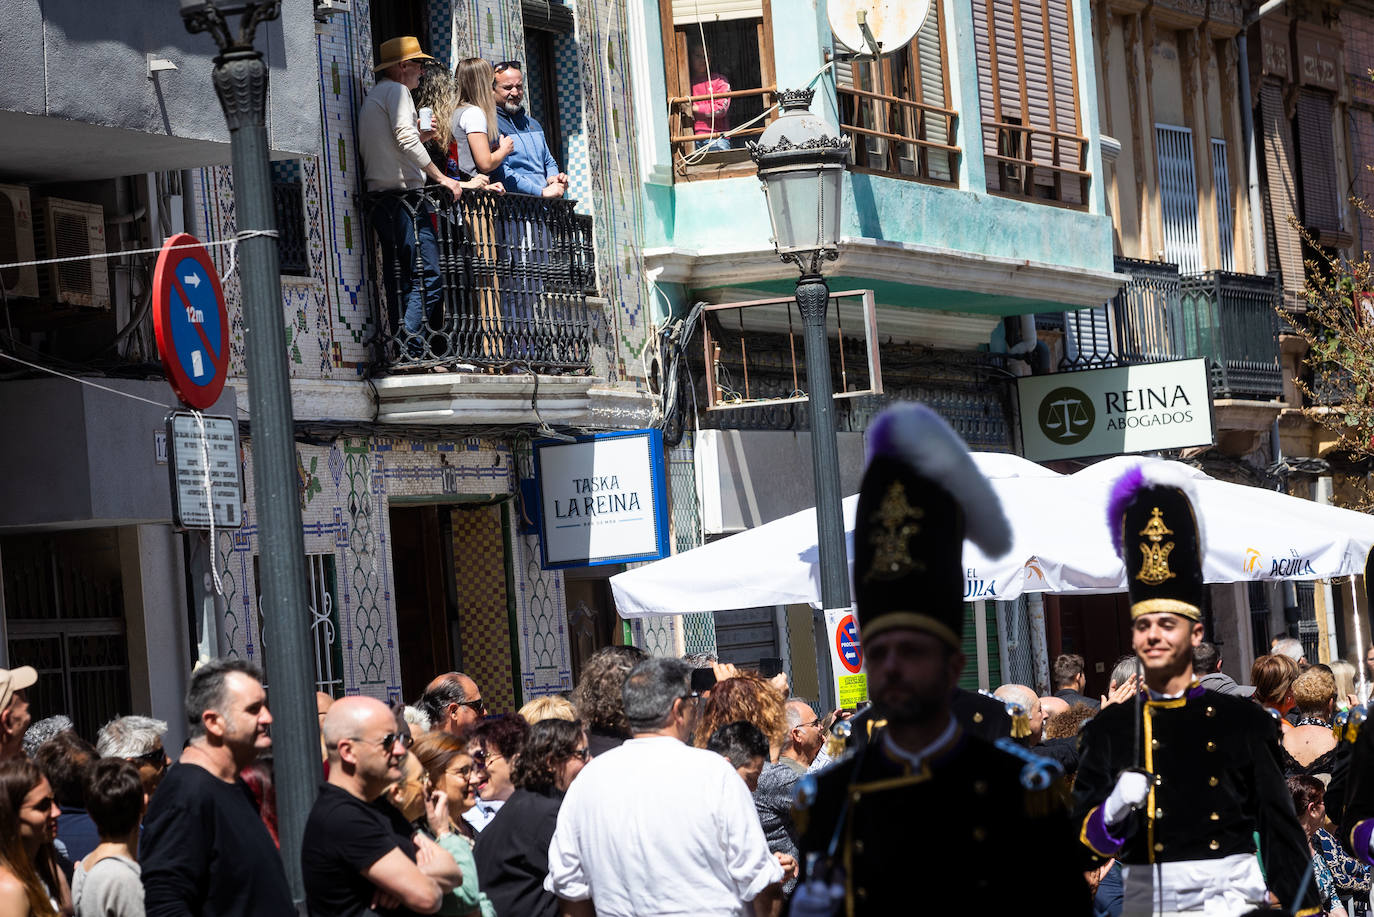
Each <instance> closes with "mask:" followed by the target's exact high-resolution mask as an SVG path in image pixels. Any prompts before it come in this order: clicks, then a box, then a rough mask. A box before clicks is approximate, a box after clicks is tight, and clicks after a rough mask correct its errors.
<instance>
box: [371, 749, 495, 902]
mask: <svg viewBox="0 0 1374 917" xmlns="http://www.w3.org/2000/svg"><path fill="white" fill-rule="evenodd" d="M403 770H404V771H405V777H404V778H403V780H401V781H400V784H397V786H403V788H404V789H403V791H401V797H403V799H401V800H400V802H397V800H396V797H394V796H393V804H394V806H396V807H397V808H398V810H400V811H401V814H403V815H404V817H405V818H408V819H416V818H418V819H420V821H415V825H416V826H418V828H419V829H420V830H427V832H429V833H430V835H433V836H434V840H437V841H438V846H440V847H442V848H444V850H447V851H448V852H449V855H451V857H452V858H453V861H455V862H456V863H458V868H459V869H460V870H463V881H462V884H459V885H458V887H456V888H453V891H451V892H449V894H448V895H444V903H442V905H441V906H440V913H441V914H448V916H449V917H453V916H458V914H462V916H464V917H467V916H469V914H481V917H493V914H495V912H493V910H492V903H491V902H489V901H488V899H486V895H484V894H482V890H481V885H480V881H478V873H477V866H475V865H474V863H473V840H474V837H475V835H474V832H473V826H471V825H469V824H467V822H466V821H463V814H464V813H466V811H467V810H470V808H471V807H473V806H474V804H475V803H477V767H475V764H474V763H473V758H471V755H469V753H467V745H466V744H464V742H463V740H460V738H456V737H455V736H449V734H448V733H438V731H434V733H425V734H423V736H420V737H419V738H418V740H416V741H415V747H414V748H412V749H411V753H409V755H407V756H405V760H404V762H403ZM440 796H442V797H444V807H442V810H438V808H436V803H437V802H438V800H437V797H440ZM416 797H418V799H416Z"/></svg>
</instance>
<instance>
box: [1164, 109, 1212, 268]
mask: <svg viewBox="0 0 1374 917" xmlns="http://www.w3.org/2000/svg"><path fill="white" fill-rule="evenodd" d="M1155 155H1156V157H1157V158H1158V160H1159V210H1160V217H1161V219H1162V221H1163V223H1164V259H1165V260H1166V261H1169V262H1171V263H1173V264H1177V265H1178V269H1179V273H1182V274H1196V273H1198V272H1199V271H1201V270H1202V250H1201V245H1200V244H1199V242H1198V229H1197V170H1196V166H1195V164H1194V162H1193V132H1192V131H1191V130H1189V129H1188V128H1186V127H1169V126H1167V125H1163V124H1156V125H1155Z"/></svg>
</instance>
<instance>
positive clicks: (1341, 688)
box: [1331, 659, 1359, 710]
mask: <svg viewBox="0 0 1374 917" xmlns="http://www.w3.org/2000/svg"><path fill="white" fill-rule="evenodd" d="M1331 677H1333V678H1335V679H1336V709H1337V710H1349V709H1350V708H1351V707H1353V706H1355V705H1356V704H1358V703H1359V700H1358V699H1356V697H1355V667H1354V666H1353V665H1351V664H1350V663H1348V662H1346V661H1345V660H1344V659H1333V660H1331Z"/></svg>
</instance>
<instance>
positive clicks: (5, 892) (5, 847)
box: [0, 758, 72, 917]
mask: <svg viewBox="0 0 1374 917" xmlns="http://www.w3.org/2000/svg"><path fill="white" fill-rule="evenodd" d="M61 814H62V810H61V809H59V808H58V807H57V801H56V800H55V799H54V798H53V793H52V787H51V786H50V785H49V784H48V778H46V777H44V776H43V772H42V771H40V770H39V769H38V768H37V767H36V766H35V765H33V764H31V763H30V762H28V761H26V760H24V759H22V758H19V759H14V760H10V761H6V762H4V763H3V764H0V917H56V915H57V914H59V913H60V914H71V913H72V905H71V894H70V892H69V891H68V889H67V880H66V877H65V876H63V874H62V870H60V869H58V868H57V858H56V855H55V854H54V852H53V846H52V842H53V838H55V837H56V836H57V816H59V815H61Z"/></svg>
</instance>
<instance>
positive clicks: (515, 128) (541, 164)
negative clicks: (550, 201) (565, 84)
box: [491, 61, 568, 197]
mask: <svg viewBox="0 0 1374 917" xmlns="http://www.w3.org/2000/svg"><path fill="white" fill-rule="evenodd" d="M492 88H493V92H494V94H495V96H496V120H497V123H498V124H499V125H500V128H501V133H503V134H505V135H506V136H508V137H510V138H511V139H512V140H514V141H515V149H514V150H512V151H511V153H510V155H509V156H507V157H506V158H505V160H504V161H503V162H502V163H501V165H500V167H498V168H497V170H496V171H495V172H493V173H492V176H491V178H492V181H499V182H501V183H502V184H503V185H505V187H506V190H507V191H515V192H517V193H519V194H530V195H535V196H537V197H562V196H563V195H564V194H567V192H568V176H567V175H565V174H563V173H562V172H560V171H559V170H558V163H557V162H556V161H555V160H554V158H553V154H552V153H550V152H549V144H548V142H547V141H546V140H545V139H544V129H543V128H542V127H540V126H539V122H538V121H536V120H534V119H533V118H531V117H530V116H529V115H528V114H527V113H526V112H525V108H524V104H523V103H524V101H525V77H524V74H523V73H521V72H520V63H519V61H501V62H500V63H499V64H497V65H496V73H495V79H494V80H493V81H492Z"/></svg>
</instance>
